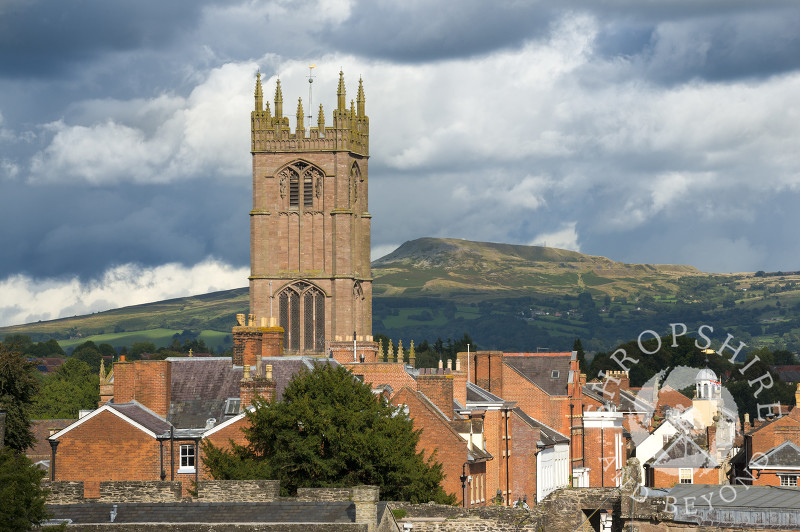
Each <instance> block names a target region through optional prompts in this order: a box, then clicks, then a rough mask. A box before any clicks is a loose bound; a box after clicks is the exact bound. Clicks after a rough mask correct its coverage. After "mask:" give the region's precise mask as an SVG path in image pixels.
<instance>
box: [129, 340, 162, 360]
mask: <svg viewBox="0 0 800 532" xmlns="http://www.w3.org/2000/svg"><path fill="white" fill-rule="evenodd" d="M155 352H156V345H155V344H154V343H152V342H134V343H133V345H132V346H131V349H130V351H129V352H128V353H129V354H130V357H131V360H135V359H138V358H141V356H142V354H143V353H155Z"/></svg>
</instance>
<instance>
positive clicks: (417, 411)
mask: <svg viewBox="0 0 800 532" xmlns="http://www.w3.org/2000/svg"><path fill="white" fill-rule="evenodd" d="M392 403H393V404H395V405H401V404H405V405H407V406H408V410H409V417H411V419H412V420H413V422H414V428H417V429H422V432H421V434H420V438H419V444H418V447H417V450H418V451H419V450H424V451H425V457H426V458H427V457H429V456H431V455H432V454H433V452H434V451H435V452H436V457H435V460H436V461H437V462H440V463H441V464H442V470H443V471H444V474H445V479H444V481H443V482H442V487H443V488H444V491H445V492H446V493H454V494H455V495H456V497H457V498H458V501H461V500H462V499H463V495H462V489H461V480H460V477H461V471H462V469H461V466H462V465H463V464H464V462H466V461H467V442H466V441H465V440H464V439H463V438H462V437H461V436H459V435H458V433H457V432H455V431H454V430H453V429H452V428H451V427H450V425H449V424H448V422H447V421H446V420H445V419H443V418H442V417H441V415H439V414H438V413H436V412H435V411H434V410H433V409H432V408H431V407H430V406H428V405H427V404H426V403H425V402H424V401H423V400H422V399H421V398H420V397H419V396H418V395H417V393H416V391H415V390H412V389H410V388H407V387H406V388H403V389H402V390H400V391H399V392H397V393H396V394H395V395H394V397H392Z"/></svg>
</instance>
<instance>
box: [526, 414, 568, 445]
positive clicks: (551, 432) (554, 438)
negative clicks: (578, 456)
mask: <svg viewBox="0 0 800 532" xmlns="http://www.w3.org/2000/svg"><path fill="white" fill-rule="evenodd" d="M514 413H515V414H517V415H518V416H519V417H520V419H521V420H522V421H524V422H525V423H527V424H528V425H530V426H531V427H533V428H535V429H539V439H540V440H541V441H542V443H544V444H545V445H546V446H547V445H555V444H557V443H569V438H567V437H566V436H564V435H563V434H561V433H560V432H558V431H557V430H555V429H553V428H551V427H548V426H547V425H545V424H544V423H542V422H541V421H539V420H538V419H534V418H532V417H531V416H529V415H528V414H526V413H525V412H523V411H522V409H521V408H520V407H516V408H514Z"/></svg>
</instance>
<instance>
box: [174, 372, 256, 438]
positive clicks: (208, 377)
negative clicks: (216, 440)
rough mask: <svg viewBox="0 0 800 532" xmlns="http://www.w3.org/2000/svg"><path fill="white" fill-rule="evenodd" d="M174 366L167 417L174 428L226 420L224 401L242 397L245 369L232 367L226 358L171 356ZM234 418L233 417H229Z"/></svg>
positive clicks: (203, 425)
mask: <svg viewBox="0 0 800 532" xmlns="http://www.w3.org/2000/svg"><path fill="white" fill-rule="evenodd" d="M167 360H169V362H170V364H171V366H172V368H171V369H172V383H171V385H172V391H171V396H170V405H169V414H167V419H168V420H169V421H170V423H172V424H173V425H175V428H179V429H188V428H200V427H205V426H206V420H207V419H209V418H214V419H216V420H217V423H221V422H222V421H224V420H225V419H226V416H225V401H226V400H227V399H228V398H229V397H239V381H241V380H242V375H243V371H242V368H241V367H240V366H239V367H233V366H231V359H230V358H227V357H212V358H194V357H191V358H188V357H187V358H183V357H181V358H178V357H175V358H168V359H167ZM228 417H231V416H228Z"/></svg>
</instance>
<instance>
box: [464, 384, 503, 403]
mask: <svg viewBox="0 0 800 532" xmlns="http://www.w3.org/2000/svg"><path fill="white" fill-rule="evenodd" d="M504 402H505V401H504V400H503V399H501V398H499V397H497V396H496V395H495V394H493V393H492V392H489V391H486V390H484V389H483V388H481V387H480V386H478V385H477V384H473V383H471V382H468V383H467V403H504Z"/></svg>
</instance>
